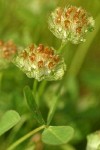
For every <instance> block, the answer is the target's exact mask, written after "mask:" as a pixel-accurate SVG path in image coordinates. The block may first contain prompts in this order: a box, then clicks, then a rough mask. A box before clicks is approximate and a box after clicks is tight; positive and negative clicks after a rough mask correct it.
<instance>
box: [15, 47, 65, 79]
mask: <svg viewBox="0 0 100 150" xmlns="http://www.w3.org/2000/svg"><path fill="white" fill-rule="evenodd" d="M14 63H15V65H16V66H18V67H19V68H20V69H21V70H22V71H23V72H24V73H25V74H26V75H27V76H28V77H29V78H35V79H37V80H38V81H41V80H43V79H45V80H48V81H52V80H59V79H61V78H62V76H63V75H64V71H65V70H66V65H65V63H64V60H63V58H60V56H59V55H57V54H56V52H55V50H54V49H53V48H51V47H45V46H44V45H43V44H39V46H36V45H34V44H32V45H31V46H30V47H28V48H26V49H25V50H23V51H20V52H19V53H18V55H17V56H16V58H15V59H14Z"/></svg>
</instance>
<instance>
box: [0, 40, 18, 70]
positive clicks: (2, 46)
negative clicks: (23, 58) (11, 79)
mask: <svg viewBox="0 0 100 150" xmlns="http://www.w3.org/2000/svg"><path fill="white" fill-rule="evenodd" d="M16 51H17V48H16V45H15V44H14V43H13V42H12V41H8V42H6V43H5V42H3V41H1V40H0V70H2V69H5V68H7V67H8V66H9V63H10V62H11V60H12V58H13V56H14V55H15V54H16Z"/></svg>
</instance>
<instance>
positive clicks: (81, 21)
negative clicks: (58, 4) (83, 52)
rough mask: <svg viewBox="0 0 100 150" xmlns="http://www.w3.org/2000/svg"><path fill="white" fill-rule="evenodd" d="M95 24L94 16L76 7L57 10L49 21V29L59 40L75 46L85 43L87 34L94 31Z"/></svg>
mask: <svg viewBox="0 0 100 150" xmlns="http://www.w3.org/2000/svg"><path fill="white" fill-rule="evenodd" d="M94 24H95V22H94V19H93V17H92V16H90V15H89V14H88V13H87V12H86V11H85V10H84V9H82V8H81V7H79V8H78V7H75V6H68V7H65V8H57V9H56V10H54V12H52V13H51V15H50V17H49V20H48V25H49V29H50V31H51V32H52V33H53V34H54V35H55V36H56V37H57V38H60V39H62V40H63V41H65V42H66V41H71V42H72V43H74V44H78V43H80V42H84V41H85V35H86V33H87V32H88V31H92V30H93V29H94Z"/></svg>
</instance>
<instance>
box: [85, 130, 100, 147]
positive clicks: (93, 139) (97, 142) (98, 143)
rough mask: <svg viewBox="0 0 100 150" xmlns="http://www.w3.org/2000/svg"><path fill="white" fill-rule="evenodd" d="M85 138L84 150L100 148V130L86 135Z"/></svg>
mask: <svg viewBox="0 0 100 150" xmlns="http://www.w3.org/2000/svg"><path fill="white" fill-rule="evenodd" d="M87 140H88V143H87V149H86V150H100V131H97V132H95V133H92V134H90V135H88V137H87Z"/></svg>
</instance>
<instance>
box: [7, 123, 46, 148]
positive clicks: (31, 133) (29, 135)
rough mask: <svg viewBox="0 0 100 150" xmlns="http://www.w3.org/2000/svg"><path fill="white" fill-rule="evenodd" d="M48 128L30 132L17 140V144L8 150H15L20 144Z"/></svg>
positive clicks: (39, 128)
mask: <svg viewBox="0 0 100 150" xmlns="http://www.w3.org/2000/svg"><path fill="white" fill-rule="evenodd" d="M45 127H46V126H45V125H43V126H40V127H38V128H36V129H34V130H33V131H31V132H29V133H28V134H26V135H24V136H23V137H21V138H20V139H19V140H17V141H16V142H15V143H13V144H12V145H11V146H10V147H9V148H8V149H7V150H13V149H14V148H15V147H17V146H18V145H19V144H21V143H22V142H24V141H25V140H26V139H28V138H29V137H31V136H32V135H33V134H35V133H37V132H38V131H40V130H42V129H44V128H45Z"/></svg>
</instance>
